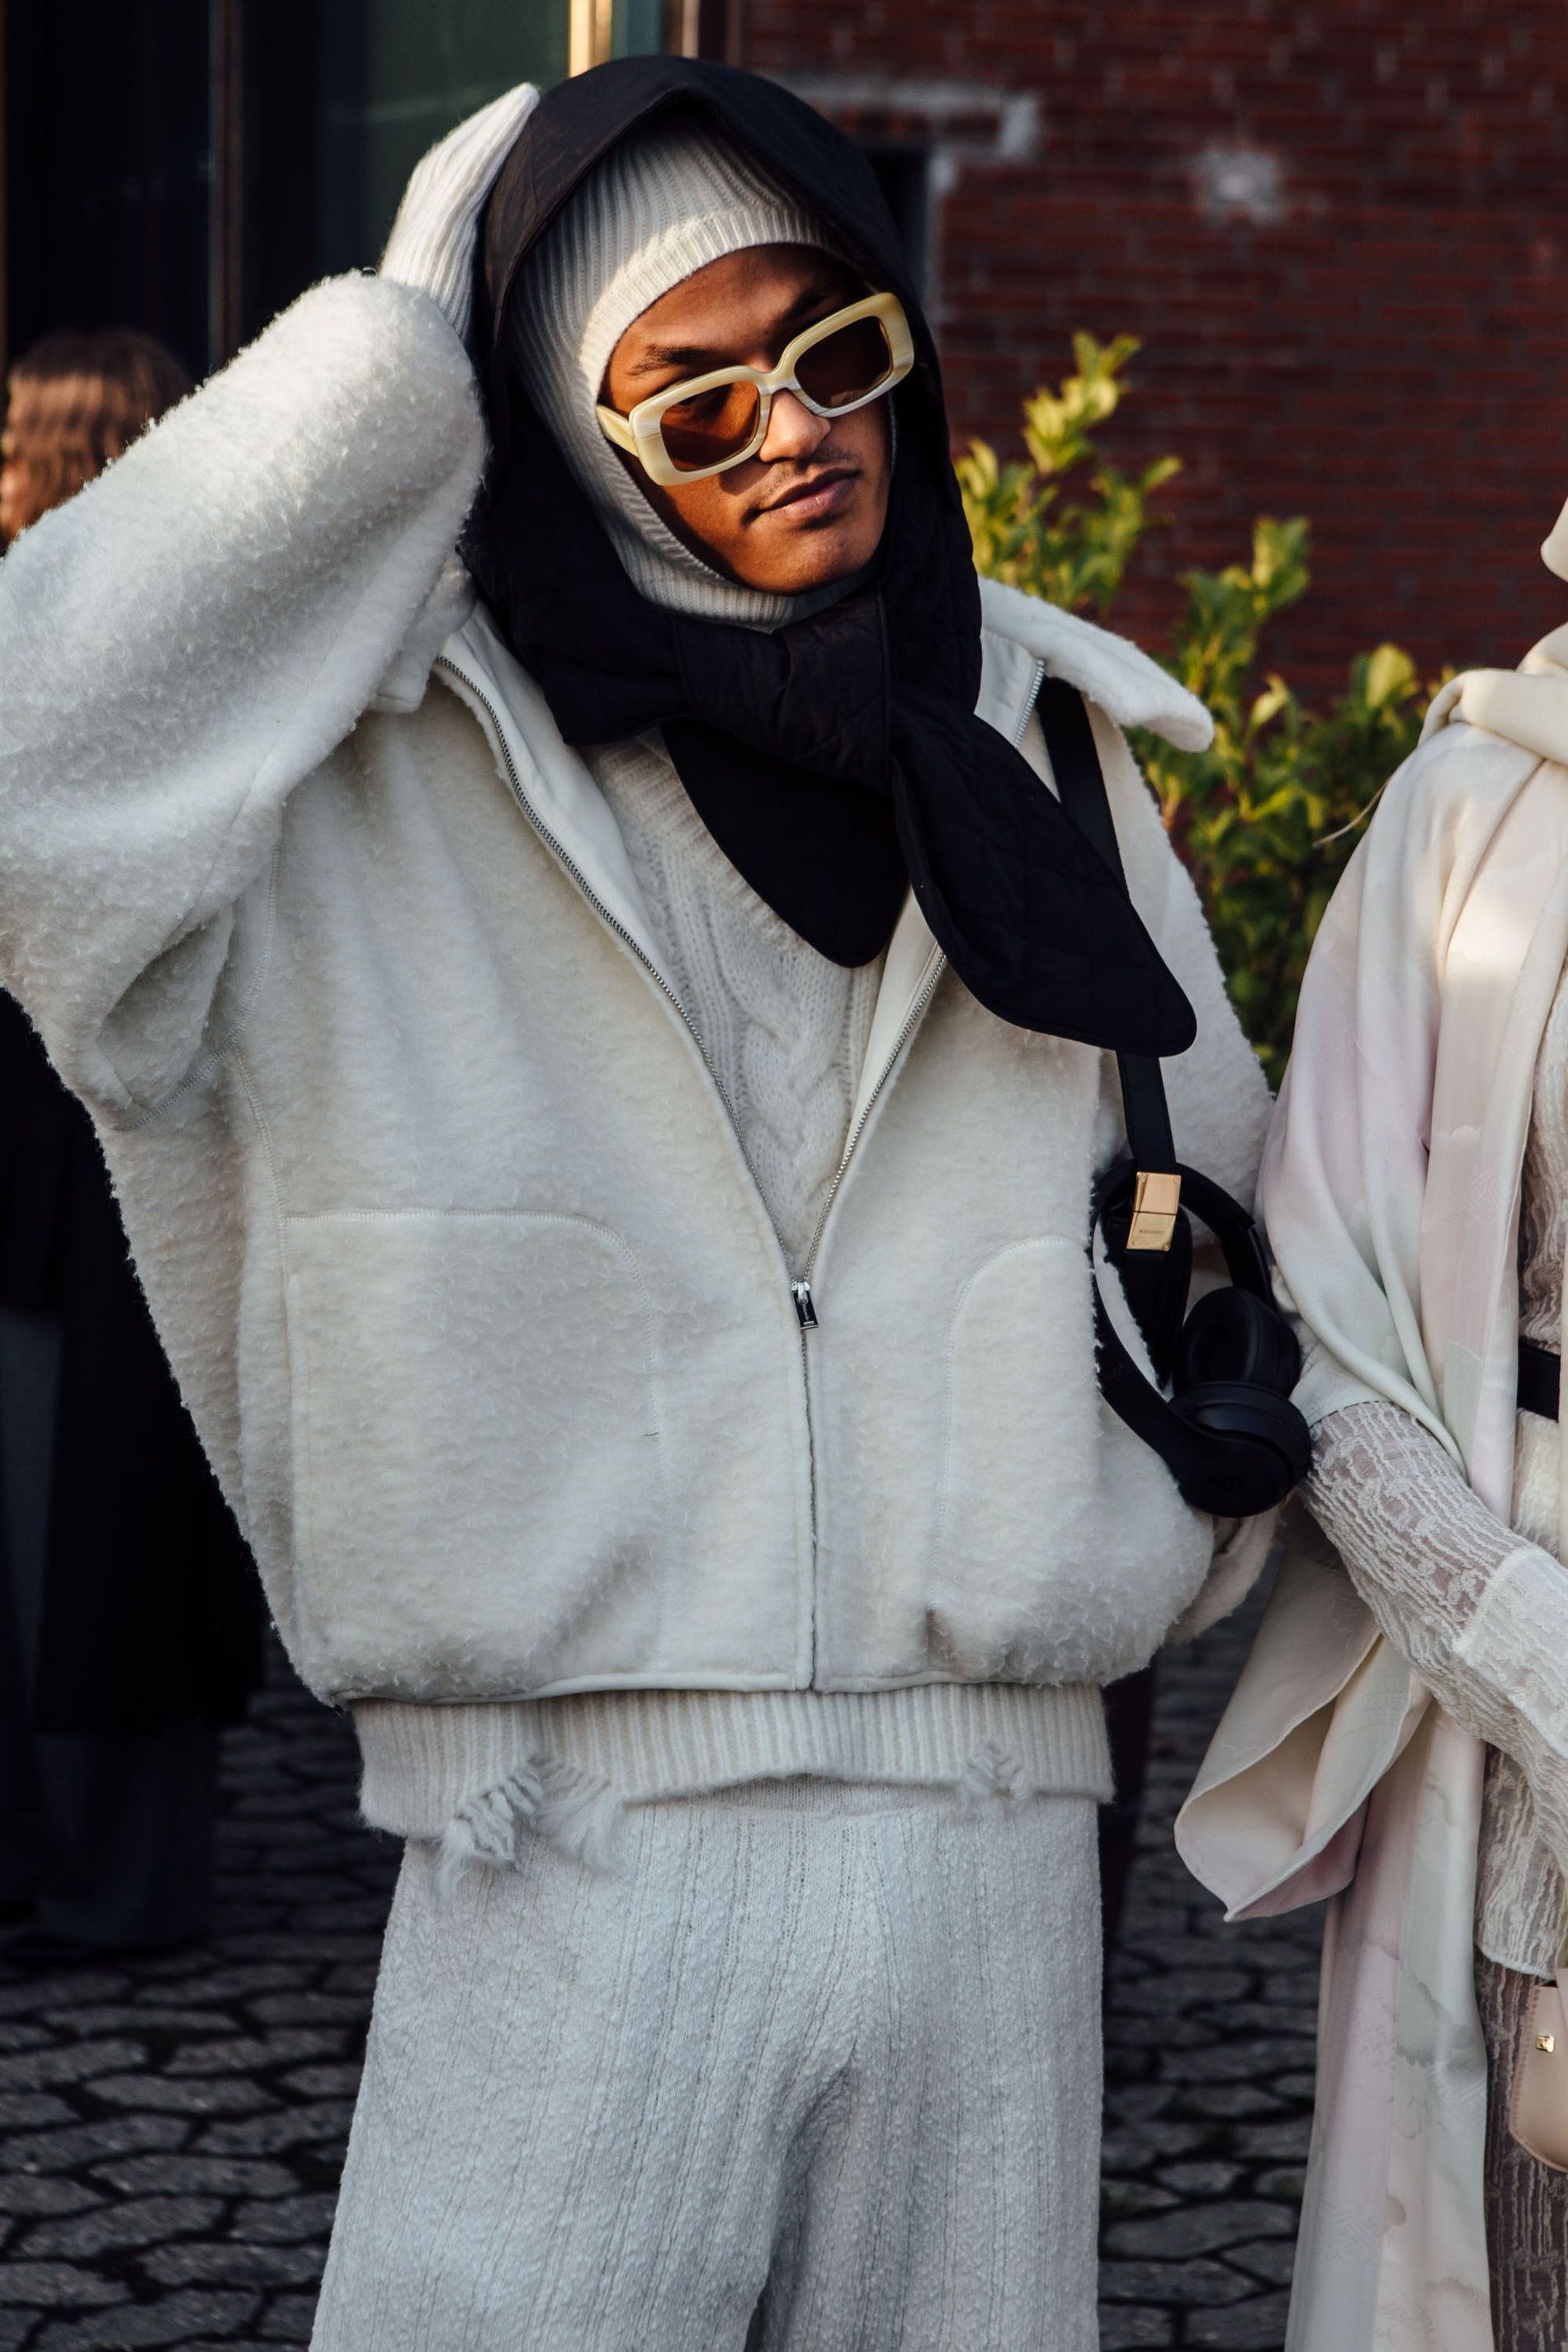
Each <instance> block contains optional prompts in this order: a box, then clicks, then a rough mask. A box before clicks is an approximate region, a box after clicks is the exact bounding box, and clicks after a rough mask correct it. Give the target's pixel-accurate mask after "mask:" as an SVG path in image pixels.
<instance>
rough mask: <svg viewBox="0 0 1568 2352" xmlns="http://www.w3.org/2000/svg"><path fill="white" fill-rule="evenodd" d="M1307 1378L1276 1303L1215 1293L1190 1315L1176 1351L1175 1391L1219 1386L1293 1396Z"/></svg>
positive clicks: (1246, 1294) (1234, 1292) (1233, 1292)
mask: <svg viewBox="0 0 1568 2352" xmlns="http://www.w3.org/2000/svg"><path fill="white" fill-rule="evenodd" d="M1300 1377H1301V1350H1300V1348H1299V1347H1298V1346H1297V1344H1296V1335H1295V1333H1294V1332H1293V1331H1292V1330H1291V1328H1290V1326H1289V1323H1288V1322H1287V1321H1286V1320H1285V1318H1284V1316H1283V1315H1281V1314H1280V1312H1279V1308H1278V1307H1276V1306H1275V1305H1274V1303H1273V1301H1272V1300H1271V1299H1267V1298H1257V1297H1254V1296H1253V1294H1252V1292H1251V1291H1250V1290H1240V1289H1236V1288H1226V1289H1224V1290H1211V1291H1210V1292H1209V1294H1208V1296H1207V1297H1206V1298H1200V1299H1199V1301H1198V1303H1197V1305H1196V1306H1195V1307H1194V1309H1193V1311H1192V1313H1191V1314H1190V1315H1189V1316H1188V1318H1187V1320H1186V1323H1185V1326H1184V1329H1183V1332H1182V1337H1181V1343H1180V1345H1179V1346H1178V1348H1177V1349H1176V1370H1175V1381H1174V1387H1175V1392H1176V1395H1177V1397H1178V1398H1180V1397H1181V1396H1182V1393H1183V1391H1184V1390H1187V1389H1195V1388H1204V1387H1207V1386H1209V1385H1211V1384H1212V1383H1214V1382H1215V1381H1223V1382H1226V1383H1235V1384H1236V1385H1237V1386H1242V1387H1247V1388H1258V1389H1268V1390H1271V1391H1273V1393H1274V1394H1275V1395H1276V1396H1280V1397H1288V1396H1289V1393H1290V1391H1291V1390H1292V1389H1293V1388H1294V1387H1295V1385H1296V1383H1297V1381H1299V1380H1300Z"/></svg>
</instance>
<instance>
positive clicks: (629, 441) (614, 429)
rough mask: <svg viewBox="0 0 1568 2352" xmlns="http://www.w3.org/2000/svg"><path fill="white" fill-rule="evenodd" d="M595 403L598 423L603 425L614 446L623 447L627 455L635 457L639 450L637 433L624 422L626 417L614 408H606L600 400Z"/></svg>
mask: <svg viewBox="0 0 1568 2352" xmlns="http://www.w3.org/2000/svg"><path fill="white" fill-rule="evenodd" d="M596 405H597V413H598V418H599V423H600V425H602V426H603V428H604V431H605V435H606V436H607V437H608V438H609V439H610V440H612V441H613V442H614V443H615V445H616V448H617V449H624V450H625V451H626V454H627V456H628V457H637V456H639V455H640V452H639V450H638V448H637V435H636V434H635V433H634V432H633V431H632V428H631V426H630V425H628V424H627V423H626V418H625V417H624V416H622V415H618V414H617V413H616V410H615V409H613V408H606V407H605V405H604V403H603V402H602V401H601V402H599V403H598V404H596Z"/></svg>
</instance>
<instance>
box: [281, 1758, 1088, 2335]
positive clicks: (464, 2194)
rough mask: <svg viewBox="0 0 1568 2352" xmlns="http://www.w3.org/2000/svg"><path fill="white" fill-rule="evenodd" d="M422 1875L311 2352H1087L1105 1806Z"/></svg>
mask: <svg viewBox="0 0 1568 2352" xmlns="http://www.w3.org/2000/svg"><path fill="white" fill-rule="evenodd" d="M620 1848H621V1850H620V1853H619V1854H618V1856H617V1858H616V1865H615V1867H614V1869H613V1870H612V1871H610V1872H595V1871H593V1870H590V1869H589V1868H588V1867H587V1866H586V1865H585V1864H582V1863H580V1862H577V1861H574V1860H572V1859H570V1858H568V1857H567V1856H565V1855H563V1853H559V1852H558V1851H557V1850H555V1849H554V1848H553V1847H552V1846H549V1845H547V1844H545V1843H543V1842H542V1841H537V1842H534V1843H532V1844H531V1845H530V1847H529V1848H528V1849H527V1851H526V1852H525V1853H524V1856H523V1858H522V1861H521V1866H520V1867H518V1868H517V1869H515V1870H511V1871H504V1872H501V1871H489V1870H482V1869H481V1870H478V1871H475V1872H474V1873H473V1874H470V1875H469V1876H468V1878H467V1879H465V1880H463V1881H462V1882H460V1883H459V1885H458V1887H457V1888H456V1890H455V1891H454V1892H453V1893H452V1894H450V1895H447V1896H443V1895H442V1894H441V1893H440V1891H439V1889H438V1885H437V1857H436V1854H435V1851H434V1849H433V1848H431V1847H429V1846H427V1845H422V1844H411V1845H410V1846H409V1847H408V1849H407V1851H406V1855H405V1862H404V1867H403V1873H402V1876H401V1879H400V1881H399V1885H398V1890H397V1898H396V1902H395V1906H394V1909H393V1914H392V1918H391V1922H390V1925H389V1927H388V1929H387V1939H386V1948H385V1953H384V1959H383V1963H382V1973H381V1981H380V1984H379V1987H378V1989H377V1993H376V2001H375V2013H374V2022H373V2025H372V2029H371V2036H370V2046H369V2050H368V2052H367V2054H366V2061H365V2071H364V2079H363V2087H362V2090H361V2094H360V2102H359V2107H358V2110H357V2112H356V2115H355V2117H354V2126H353V2138H352V2141H351V2144H350V2148H349V2155H348V2162H347V2167H346V2169H345V2172H344V2176H343V2184H342V2197H341V2200H340V2204H339V2209H338V2219H337V2225H336V2228H335V2230H334V2231H333V2236H332V2245H331V2257H330V2260H329V2262H328V2265H327V2273H326V2278H325V2282H324V2284H323V2286H322V2290H321V2306H320V2309H319V2312H318V2315H317V2320H316V2329H315V2334H314V2336H313V2337H312V2339H311V2342H312V2352H759V2348H760V2352H1093V2347H1094V2346H1095V2345H1096V2344H1097V2342H1098V2334H1097V2329H1096V2321H1095V2221H1096V2205H1097V2191H1098V2180H1099V2156H1100V2010H1099V2004H1100V1962H1099V1917H1098V1904H1097V1895H1096V1884H1095V1807H1094V1804H1093V1802H1092V1801H1091V1800H1089V1799H1088V1798H1084V1797H1070V1796H1064V1797H1038V1798H1029V1799H1024V1800H1019V1801H1006V1800H1005V1799H1002V1798H998V1797H990V1798H984V1799H981V1800H979V1801H971V1802H970V1803H969V1804H968V1805H965V1804H964V1803H963V1802H961V1801H959V1800H957V1799H955V1798H954V1797H953V1796H952V1795H951V1794H949V1793H947V1792H944V1791H941V1790H918V1789H901V1788H898V1789H889V1788H845V1787H840V1786H837V1785H836V1784H833V1783H827V1782H815V1781H786V1782H784V1783H780V1784H763V1783H752V1785H751V1786H750V1787H749V1788H747V1789H745V1790H729V1791H726V1792H723V1793H721V1794H719V1795H716V1796H710V1797H702V1798H693V1799H688V1800H684V1801H666V1802H660V1803H658V1804H650V1805H646V1806H639V1807H636V1808H632V1809H630V1810H628V1811H627V1813H626V1816H625V1818H624V1822H623V1826H622V1831H621V1840H620Z"/></svg>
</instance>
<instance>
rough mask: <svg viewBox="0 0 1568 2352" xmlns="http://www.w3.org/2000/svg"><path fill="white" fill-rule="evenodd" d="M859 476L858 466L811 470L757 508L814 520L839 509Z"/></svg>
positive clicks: (761, 511)
mask: <svg viewBox="0 0 1568 2352" xmlns="http://www.w3.org/2000/svg"><path fill="white" fill-rule="evenodd" d="M859 478H860V473H859V468H858V467H855V466H841V467H834V468H833V469H832V471H831V472H824V473H820V474H813V475H811V476H810V477H809V478H807V479H806V480H805V481H804V482H795V483H793V484H792V485H791V487H790V488H788V489H787V490H784V491H781V492H780V494H779V496H778V497H777V498H776V499H769V500H768V503H767V504H766V506H763V507H759V508H758V509H756V511H757V512H758V513H759V514H765V515H770V514H771V515H783V516H784V518H785V520H787V521H790V522H816V521H818V520H821V519H822V517H824V516H825V515H836V514H840V513H842V511H843V509H845V508H846V507H847V505H848V503H849V501H850V499H852V498H853V497H854V495H855V485H856V484H857V482H858V480H859Z"/></svg>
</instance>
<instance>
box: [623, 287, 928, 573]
mask: <svg viewBox="0 0 1568 2352" xmlns="http://www.w3.org/2000/svg"><path fill="white" fill-rule="evenodd" d="M864 291H865V289H864V288H863V287H862V286H860V285H859V284H858V281H857V280H856V279H855V278H853V277H852V276H851V275H850V273H849V272H848V271H847V269H846V268H844V267H843V266H842V264H840V263H838V262H836V261H834V260H833V259H831V258H830V257H828V256H827V255H826V254H822V253H817V252H815V251H813V250H812V249H811V248H810V247H806V246H799V245H763V246H753V247H750V248H749V249H748V250H747V251H746V252H743V253H733V254H730V255H728V256H727V257H725V259H724V260H722V261H713V262H710V263H709V265H708V267H707V268H706V269H700V270H698V271H697V272H696V274H695V276H693V277H691V278H686V279H685V280H684V281H683V283H682V284H680V285H679V286H677V287H674V288H672V289H671V290H670V292H669V293H668V294H666V295H664V296H662V297H661V298H660V299H659V300H658V301H657V302H655V303H654V304H653V305H652V306H651V307H650V308H649V309H648V310H645V311H644V312H643V314H642V316H641V317H640V318H639V319H635V320H633V321H632V323H631V325H630V326H629V327H628V328H627V329H626V333H625V334H624V335H623V336H622V337H621V340H620V341H619V342H618V343H617V344H616V348H615V350H614V351H613V352H611V354H610V364H609V366H608V367H607V368H606V370H605V382H604V387H603V390H602V392H601V394H600V397H601V398H602V399H603V401H604V402H605V405H606V406H607V407H610V408H614V409H617V410H618V411H619V412H620V414H621V415H623V416H625V415H628V414H629V412H630V411H631V410H632V409H633V408H635V407H636V406H637V402H638V401H639V400H647V399H650V398H651V397H652V395H653V394H655V393H656V392H663V391H664V390H666V388H667V387H668V385H670V384H673V383H682V382H684V381H685V380H686V379H688V378H689V377H692V376H699V375H704V374H706V373H708V371H709V370H710V369H712V368H721V367H735V366H745V367H754V368H770V367H772V366H773V364H774V363H775V362H776V361H777V359H778V357H779V354H780V352H782V351H783V350H784V345H785V344H786V343H788V342H789V341H792V339H793V338H794V337H795V336H796V335H798V334H799V333H800V332H801V331H802V330H803V329H804V328H806V327H810V326H814V325H815V324H816V321H817V320H819V319H826V318H827V317H828V316H829V315H830V314H831V313H832V312H833V311H835V310H842V309H843V307H844V305H845V304H846V303H847V302H853V301H855V300H857V299H858V297H859V296H860V295H861V294H862V293H863V292H864ZM889 438H890V436H889V423H888V404H887V402H886V401H885V400H878V401H873V402H872V403H871V404H870V405H869V406H868V407H866V408H858V409H856V410H855V411H854V413H853V414H852V415H848V416H840V417H826V416H814V415H812V413H811V411H810V410H809V409H808V408H805V407H804V406H803V405H802V404H801V403H800V402H799V401H798V400H797V399H796V398H795V394H793V393H790V392H780V393H775V394H774V395H773V410H772V414H771V415H770V416H769V419H768V431H767V437H766V439H765V440H764V441H763V445H762V446H761V448H760V449H759V450H758V451H757V453H756V455H755V456H754V457H747V458H745V459H744V460H743V461H742V463H741V464H740V465H738V466H731V467H730V469H729V471H728V472H727V473H722V474H713V475H710V476H709V478H708V479H707V480H706V481H700V482H692V483H690V484H682V485H681V486H679V488H670V489H665V488H660V487H659V486H658V484H657V483H654V482H650V481H649V480H648V478H647V475H646V474H645V473H644V472H643V470H642V468H641V467H640V466H639V465H638V464H637V460H636V459H635V458H634V457H626V459H625V463H626V465H627V466H628V467H631V469H632V471H633V473H634V475H635V478H636V479H637V484H638V486H639V488H641V489H642V491H643V493H644V495H645V496H646V497H647V499H648V501H649V502H650V504H651V505H652V506H654V507H655V508H656V509H658V512H659V513H660V514H661V515H662V516H663V517H664V519H665V520H666V521H667V522H668V524H669V526H670V529H671V530H673V531H674V532H675V533H676V535H677V537H678V538H679V539H681V540H683V541H685V543H686V545H687V546H688V547H689V548H690V549H692V551H694V552H695V553H697V554H699V555H700V556H702V557H703V558H704V559H705V560H706V561H707V562H710V564H711V565H712V566H713V568H714V570H715V571H716V572H722V573H723V574H724V575H725V576H726V578H728V579H731V580H739V581H742V582H743V583H744V584H745V585H746V586H747V587H748V588H763V589H769V590H772V591H773V592H774V593H782V594H784V595H798V594H799V593H801V592H802V591H803V590H805V589H808V588H823V587H826V585H827V584H828V583H830V582H831V581H835V580H842V579H844V578H845V577H846V575H847V574H848V573H849V572H858V570H859V569H860V567H861V566H862V564H865V563H868V562H870V560H871V558H872V556H873V555H874V554H875V553H876V551H877V548H878V545H879V541H880V540H881V536H882V529H883V525H884V524H885V522H886V521H887V518H888V490H889V481H890V478H891V472H892V467H891V459H890V450H889Z"/></svg>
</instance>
